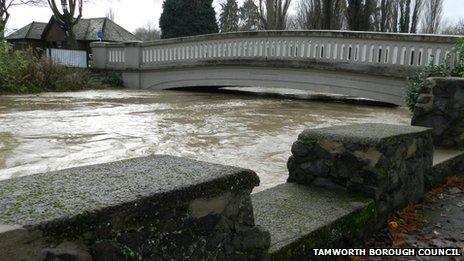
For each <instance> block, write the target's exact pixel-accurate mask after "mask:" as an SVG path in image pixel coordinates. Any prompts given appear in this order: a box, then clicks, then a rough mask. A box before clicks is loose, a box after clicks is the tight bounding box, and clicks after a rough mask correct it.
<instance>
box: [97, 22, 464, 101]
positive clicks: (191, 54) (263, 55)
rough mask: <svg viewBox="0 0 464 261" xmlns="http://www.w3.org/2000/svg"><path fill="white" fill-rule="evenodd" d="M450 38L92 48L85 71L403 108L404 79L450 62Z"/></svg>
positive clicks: (228, 40)
mask: <svg viewBox="0 0 464 261" xmlns="http://www.w3.org/2000/svg"><path fill="white" fill-rule="evenodd" d="M458 39H459V38H458V37H453V36H438V35H411V34H397V33H372V32H350V31H259V32H237V33H222V34H211V35H200V36H192V37H183V38H174V39H167V40H159V41H152V42H143V43H142V42H131V43H104V42H100V43H93V44H92V48H93V61H94V63H93V68H95V69H107V70H120V71H122V75H123V79H124V83H125V85H126V87H129V88H141V89H154V90H159V89H170V88H178V87H203V86H210V87H211V86H215V87H223V86H244V87H247V86H266V87H279V88H291V89H302V90H309V91H315V92H323V93H330V94H341V95H348V96H353V97H360V98H367V99H373V100H378V101H382V102H388V103H392V104H397V105H402V104H403V98H402V96H403V92H404V88H405V85H406V78H407V76H408V75H410V73H412V72H414V71H415V70H417V69H418V68H420V67H424V66H426V65H428V64H431V63H433V64H441V63H443V62H444V61H445V60H449V61H451V62H453V61H454V60H455V54H454V51H453V47H454V44H455V43H456V41H457V40H458Z"/></svg>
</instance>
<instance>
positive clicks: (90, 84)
mask: <svg viewBox="0 0 464 261" xmlns="http://www.w3.org/2000/svg"><path fill="white" fill-rule="evenodd" d="M117 86H122V79H121V75H120V74H119V73H115V72H112V73H101V74H94V73H92V72H91V71H90V70H88V69H79V68H67V67H65V66H62V65H59V64H56V63H53V62H51V61H50V60H48V59H45V58H44V59H39V58H37V57H36V55H35V54H34V52H32V51H13V49H12V47H11V45H9V44H8V43H5V42H0V92H6V93H35V92H40V91H77V90H84V89H102V88H109V87H117Z"/></svg>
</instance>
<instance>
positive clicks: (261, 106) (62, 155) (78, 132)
mask: <svg viewBox="0 0 464 261" xmlns="http://www.w3.org/2000/svg"><path fill="white" fill-rule="evenodd" d="M233 89H234V90H233V91H226V92H221V91H219V92H179V91H159V92H151V91H134V90H101V91H100V90H99V91H83V92H72V93H71V92H70V93H43V94H39V95H10V96H0V180H2V179H8V178H14V177H20V176H24V175H32V174H37V173H42V172H47V171H51V170H58V169H64V168H69V167H75V166H81V165H90V164H97V163H103V162H109V161H115V160H120V159H127V158H132V157H138V156H144V155H149V154H154V153H156V154H171V155H177V156H184V157H188V158H193V159H198V160H204V161H209V162H215V163H222V164H229V165H236V166H240V167H245V168H250V169H253V170H254V171H256V172H257V173H258V175H259V176H260V178H261V186H260V187H259V188H258V189H257V191H258V190H262V189H265V188H269V187H272V186H274V185H276V184H279V183H283V182H285V180H286V178H287V170H286V161H287V158H288V157H289V155H290V147H291V144H292V142H293V141H294V140H295V139H296V138H297V136H298V134H299V133H300V132H301V131H302V130H303V129H305V128H315V127H323V126H332V125H344V124H349V123H360V122H382V123H394V124H409V121H410V115H409V113H408V111H407V110H406V109H405V108H386V107H374V106H366V105H354V104H345V103H333V102H332V103H327V102H317V101H314V100H310V99H306V98H307V97H308V95H307V94H305V93H301V92H295V93H292V94H291V95H282V94H281V92H282V91H280V90H279V91H277V93H279V94H278V95H272V97H271V96H269V95H267V94H263V93H266V92H269V91H271V92H276V90H269V89H265V88H253V89H246V90H247V91H248V90H252V91H254V93H248V92H242V91H243V90H244V89H242V88H233ZM286 92H288V91H286Z"/></svg>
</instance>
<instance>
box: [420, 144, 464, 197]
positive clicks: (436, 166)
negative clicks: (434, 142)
mask: <svg viewBox="0 0 464 261" xmlns="http://www.w3.org/2000/svg"><path fill="white" fill-rule="evenodd" d="M454 175H464V150H456V149H440V148H439V149H435V151H434V153H433V167H432V170H431V171H430V172H428V173H427V174H426V177H425V185H426V187H427V188H431V187H434V186H437V185H440V184H442V183H443V182H444V181H445V178H446V177H448V176H454Z"/></svg>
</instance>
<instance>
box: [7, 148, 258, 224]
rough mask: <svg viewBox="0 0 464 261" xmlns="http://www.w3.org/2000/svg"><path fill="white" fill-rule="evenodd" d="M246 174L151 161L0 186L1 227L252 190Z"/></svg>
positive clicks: (161, 158) (187, 162) (169, 159)
mask: <svg viewBox="0 0 464 261" xmlns="http://www.w3.org/2000/svg"><path fill="white" fill-rule="evenodd" d="M258 184H259V178H258V176H257V175H256V173H254V172H253V171H251V170H247V169H242V168H237V167H231V166H224V165H218V164H212V163H206V162H201V161H196V160H191V159H186V158H179V157H173V156H166V155H155V156H149V157H142V158H134V159H129V160H123V161H117V162H111V163H105V164H99V165H92V166H84V167H77V168H71V169H65V170H60V171H54V172H49V173H44V174H36V175H31V176H27V177H21V178H16V179H10V180H5V181H1V182H0V224H2V225H20V226H34V225H40V224H46V223H48V222H52V221H60V222H65V220H67V219H70V218H72V217H75V216H77V215H82V214H86V216H89V215H90V216H92V215H96V214H98V213H99V214H102V213H105V212H108V215H111V213H117V212H118V209H120V210H124V209H127V206H128V205H133V204H136V205H137V204H139V205H141V204H146V203H147V202H150V204H158V205H163V206H168V205H169V204H174V203H175V202H188V201H189V200H192V199H195V198H208V197H213V196H217V195H220V194H223V193H225V192H229V191H233V190H247V189H249V190H251V189H252V188H253V187H255V186H257V185H258Z"/></svg>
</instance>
